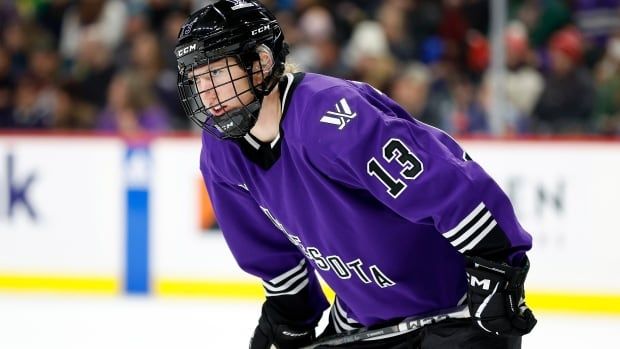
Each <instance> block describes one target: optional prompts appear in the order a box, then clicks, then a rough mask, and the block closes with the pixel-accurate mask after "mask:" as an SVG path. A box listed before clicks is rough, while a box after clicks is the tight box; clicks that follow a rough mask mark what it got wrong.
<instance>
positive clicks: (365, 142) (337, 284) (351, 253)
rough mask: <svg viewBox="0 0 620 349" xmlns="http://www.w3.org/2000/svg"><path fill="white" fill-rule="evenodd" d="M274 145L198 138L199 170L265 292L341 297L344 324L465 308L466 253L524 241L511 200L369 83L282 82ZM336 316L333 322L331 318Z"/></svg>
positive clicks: (517, 248) (226, 229) (494, 255)
mask: <svg viewBox="0 0 620 349" xmlns="http://www.w3.org/2000/svg"><path fill="white" fill-rule="evenodd" d="M280 92H281V95H282V99H283V103H282V104H283V107H282V108H283V112H284V114H283V118H282V121H281V124H280V135H279V137H278V139H276V140H275V141H273V142H271V143H269V144H267V143H262V142H260V141H258V140H257V139H255V138H254V137H252V136H250V135H246V137H245V138H243V139H240V140H239V141H230V140H227V141H221V140H218V139H216V138H215V137H212V136H210V135H209V134H207V133H205V134H204V135H203V147H202V153H201V170H202V172H203V176H204V179H205V183H206V185H207V189H208V192H209V194H210V197H211V200H212V203H213V207H214V210H215V213H216V217H217V220H218V222H219V224H220V227H221V229H222V231H223V234H224V237H225V239H226V241H227V243H228V245H229V247H230V249H231V250H232V252H233V254H234V256H235V258H236V260H237V262H238V263H239V265H240V266H241V268H243V269H244V270H245V271H246V272H249V273H251V274H254V275H256V276H258V277H260V278H261V279H262V280H263V286H264V288H265V291H266V294H267V297H276V296H280V295H291V294H296V293H298V292H300V290H302V289H305V288H306V287H308V288H309V292H310V297H309V298H310V299H309V300H308V304H310V305H311V306H313V307H315V308H316V309H317V310H316V311H317V314H320V313H321V312H322V311H323V310H324V309H325V308H326V307H327V306H328V304H327V301H326V300H325V297H324V296H323V294H322V292H321V289H320V286H319V283H318V281H317V278H316V275H315V273H314V271H315V270H316V271H317V272H318V273H319V274H320V275H321V277H322V278H323V279H324V280H325V281H326V282H327V284H328V285H329V286H330V287H331V288H332V289H333V290H334V291H335V292H336V295H337V302H336V306H335V307H334V308H336V309H337V312H338V314H337V315H336V316H339V317H340V319H339V321H338V322H339V323H340V328H341V329H343V330H346V329H350V328H349V327H350V326H355V325H356V324H357V325H359V324H362V325H366V326H368V325H373V324H376V323H379V322H382V321H386V320H390V319H395V318H402V317H406V316H411V315H416V314H421V313H427V312H430V311H436V310H439V309H447V308H452V307H454V306H456V305H457V304H458V303H459V302H462V301H463V300H464V296H465V293H466V288H467V285H466V277H465V271H464V258H463V254H468V255H478V256H483V257H486V258H490V259H495V260H498V259H503V260H505V261H508V262H509V263H513V262H515V260H518V259H520V258H521V257H522V256H523V255H524V253H525V251H526V250H528V249H529V248H530V247H531V237H530V235H529V234H528V233H527V232H526V231H524V229H523V228H522V227H521V226H520V224H519V223H518V221H517V219H516V217H515V213H514V210H513V208H512V206H511V204H510V202H509V199H508V198H507V196H506V195H505V194H504V193H503V192H502V190H501V189H500V188H499V187H498V185H497V184H496V183H495V182H494V181H493V180H492V179H491V178H490V177H489V175H488V174H487V173H485V172H484V170H483V169H482V168H481V167H480V166H479V165H478V164H477V163H476V162H475V161H472V160H471V159H469V157H468V155H467V154H466V153H465V152H464V151H463V149H461V147H460V146H459V145H458V144H457V143H456V142H455V141H454V140H453V139H452V138H451V137H449V136H448V135H447V134H445V133H444V132H442V131H440V130H438V129H435V128H433V127H431V126H428V125H426V124H424V123H421V122H419V121H417V120H414V119H413V118H411V117H410V116H409V115H408V114H407V113H406V112H405V111H404V110H403V109H402V108H400V107H399V106H398V105H397V104H396V103H395V102H394V101H392V100H391V99H389V98H388V97H387V96H385V95H383V94H382V93H381V92H379V91H377V90H375V89H374V88H372V87H371V86H369V85H366V84H363V83H357V82H351V81H346V80H341V79H336V78H331V77H326V76H322V75H317V74H310V73H306V74H303V73H298V74H295V75H287V76H286V79H285V81H283V83H282V84H281V85H280ZM332 316H334V315H333V314H332Z"/></svg>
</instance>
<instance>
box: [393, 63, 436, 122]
mask: <svg viewBox="0 0 620 349" xmlns="http://www.w3.org/2000/svg"><path fill="white" fill-rule="evenodd" d="M431 84H432V76H431V71H430V70H429V69H428V68H426V66H424V65H423V64H421V63H410V64H409V65H408V66H407V67H406V68H404V69H403V73H402V74H397V75H396V78H395V79H394V81H393V82H392V83H391V85H390V89H389V94H390V96H391V97H392V98H393V99H394V100H395V101H396V102H397V103H398V104H400V105H401V106H402V107H403V108H404V109H405V110H406V111H407V112H409V114H410V115H411V116H412V117H414V118H416V119H418V120H420V121H423V122H425V123H427V124H430V125H433V126H437V127H438V126H439V124H440V120H441V115H442V114H443V113H444V111H445V109H446V107H447V105H448V101H447V99H446V98H441V97H443V96H442V95H441V94H435V93H433V92H434V91H432V90H431ZM442 108H443V109H442Z"/></svg>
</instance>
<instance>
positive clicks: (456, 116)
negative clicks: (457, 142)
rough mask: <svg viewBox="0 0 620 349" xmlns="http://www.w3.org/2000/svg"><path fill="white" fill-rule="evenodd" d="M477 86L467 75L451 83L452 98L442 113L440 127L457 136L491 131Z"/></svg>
mask: <svg viewBox="0 0 620 349" xmlns="http://www.w3.org/2000/svg"><path fill="white" fill-rule="evenodd" d="M476 92H477V91H476V88H475V86H473V84H472V82H471V81H469V79H468V78H467V77H465V76H460V77H457V78H455V79H454V80H453V81H452V83H451V95H452V100H451V103H450V105H449V106H448V109H447V110H446V113H443V114H442V115H441V118H442V120H441V122H440V127H441V128H442V129H443V130H445V131H446V132H448V133H450V134H452V135H455V136H465V135H471V134H484V133H488V132H489V125H488V122H487V115H486V112H485V109H484V107H483V105H482V103H481V102H480V101H479V100H478V98H477V93H476Z"/></svg>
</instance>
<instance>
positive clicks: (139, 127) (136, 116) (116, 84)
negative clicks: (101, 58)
mask: <svg viewBox="0 0 620 349" xmlns="http://www.w3.org/2000/svg"><path fill="white" fill-rule="evenodd" d="M96 127H97V129H98V130H101V131H114V132H120V133H135V132H140V131H165V130H168V129H169V115H168V113H167V112H166V110H165V109H164V108H162V107H161V106H159V105H158V104H157V103H156V102H155V95H154V93H153V91H152V89H151V88H150V86H149V85H148V82H147V80H146V79H145V78H144V77H143V76H141V75H140V74H138V73H136V72H133V71H125V72H122V73H119V74H117V75H115V76H114V78H113V79H112V82H111V83H110V86H109V89H108V95H107V104H106V107H105V109H104V110H103V111H102V112H101V113H100V114H99V116H98V117H97V121H96Z"/></svg>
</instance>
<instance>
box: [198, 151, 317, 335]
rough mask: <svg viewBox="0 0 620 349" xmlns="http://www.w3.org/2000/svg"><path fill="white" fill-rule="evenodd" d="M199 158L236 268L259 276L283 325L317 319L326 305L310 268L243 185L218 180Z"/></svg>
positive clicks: (268, 303)
mask: <svg viewBox="0 0 620 349" xmlns="http://www.w3.org/2000/svg"><path fill="white" fill-rule="evenodd" d="M201 159H202V160H201V171H202V174H203V179H204V182H205V184H206V187H207V191H208V193H209V198H210V200H211V202H212V206H213V209H214V211H215V216H216V219H217V222H218V224H219V226H220V228H221V230H222V233H223V235H224V238H225V240H226V243H227V244H228V246H229V248H230V250H231V252H232V254H233V256H234V257H235V260H236V261H237V263H238V264H239V266H240V267H241V268H242V269H243V270H244V271H246V272H247V273H250V274H252V275H255V276H257V277H259V278H260V279H261V280H262V283H263V287H264V289H265V294H266V296H267V300H266V303H265V305H266V306H268V307H269V308H271V309H273V311H274V313H275V314H277V315H274V316H277V317H279V318H280V319H281V320H280V321H281V322H282V323H284V322H289V323H290V322H292V323H296V324H309V323H316V322H318V320H319V319H320V317H321V315H322V313H323V311H324V310H325V309H326V308H327V307H328V303H327V300H326V299H325V295H324V294H323V291H322V289H321V287H320V284H319V282H318V280H317V277H316V275H315V272H314V269H313V267H312V266H311V265H310V264H309V263H307V261H306V259H305V257H304V255H303V254H302V253H301V252H300V251H299V250H298V249H297V247H295V246H294V245H293V244H292V243H291V242H290V241H289V240H288V239H287V238H286V237H285V235H284V234H283V233H282V232H280V231H279V230H277V229H276V228H275V226H274V225H273V224H272V223H271V221H270V220H269V219H268V218H267V216H266V215H265V214H264V213H263V212H262V211H261V210H260V208H259V206H258V204H257V203H256V202H255V201H254V200H253V198H252V197H251V196H250V195H249V193H248V192H247V191H246V190H245V189H244V188H243V187H242V186H240V185H233V184H231V183H226V182H225V181H220V180H218V179H217V176H216V175H215V174H214V173H213V172H212V171H211V170H210V169H209V166H208V165H207V164H205V160H204V157H203V156H201ZM276 321H277V320H276Z"/></svg>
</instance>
